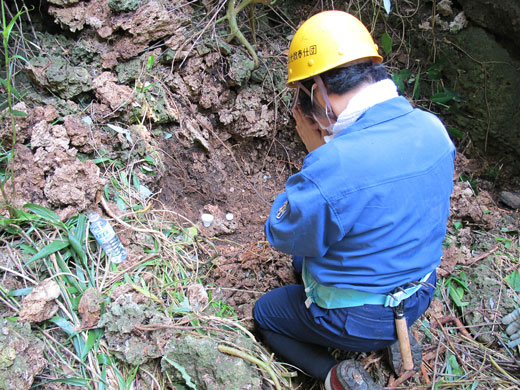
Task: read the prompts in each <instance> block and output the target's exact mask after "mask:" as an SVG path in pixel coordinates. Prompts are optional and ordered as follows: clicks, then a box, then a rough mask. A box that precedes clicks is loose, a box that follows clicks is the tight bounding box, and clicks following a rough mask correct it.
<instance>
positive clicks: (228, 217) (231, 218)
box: [226, 213, 235, 221]
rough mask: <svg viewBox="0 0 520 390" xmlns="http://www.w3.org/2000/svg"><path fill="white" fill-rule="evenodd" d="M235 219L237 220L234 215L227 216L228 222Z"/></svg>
mask: <svg viewBox="0 0 520 390" xmlns="http://www.w3.org/2000/svg"><path fill="white" fill-rule="evenodd" d="M233 218H235V216H234V215H233V213H227V214H226V219H227V220H228V221H232V220H233Z"/></svg>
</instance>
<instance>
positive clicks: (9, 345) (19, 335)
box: [0, 319, 47, 390]
mask: <svg viewBox="0 0 520 390" xmlns="http://www.w3.org/2000/svg"><path fill="white" fill-rule="evenodd" d="M43 347H44V343H43V341H41V340H40V339H38V338H37V337H36V336H34V335H33V334H32V332H31V327H30V325H29V323H19V322H11V321H8V320H6V319H0V389H3V390H27V389H29V388H30V387H31V385H32V383H33V380H34V376H35V375H38V374H39V373H40V372H41V371H42V370H43V368H44V367H45V365H46V364H47V361H46V360H45V358H44V357H43Z"/></svg>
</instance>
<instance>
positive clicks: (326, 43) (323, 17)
mask: <svg viewBox="0 0 520 390" xmlns="http://www.w3.org/2000/svg"><path fill="white" fill-rule="evenodd" d="M363 58H367V59H368V58H371V59H372V60H373V61H374V63H378V64H379V63H381V62H382V61H383V57H381V56H380V55H379V53H378V52H377V45H376V44H375V43H374V40H373V39H372V37H371V36H370V33H369V32H368V30H367V29H366V27H365V26H364V25H363V23H361V22H360V21H359V20H358V19H357V18H356V17H355V16H352V15H351V14H349V13H347V12H343V11H324V12H320V13H319V14H316V15H314V16H312V17H311V18H309V19H308V20H307V21H305V22H304V23H303V24H302V25H301V26H300V28H299V29H298V31H296V34H294V37H293V39H292V41H291V46H290V47H289V61H288V62H289V77H288V79H287V86H288V87H290V88H295V87H296V85H294V82H296V81H300V80H304V79H306V78H309V77H312V76H315V75H318V74H320V73H323V72H326V71H327V70H329V69H332V68H335V67H337V66H341V65H345V64H348V63H350V62H354V61H357V60H360V59H363Z"/></svg>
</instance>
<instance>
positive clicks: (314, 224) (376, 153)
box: [254, 11, 455, 390]
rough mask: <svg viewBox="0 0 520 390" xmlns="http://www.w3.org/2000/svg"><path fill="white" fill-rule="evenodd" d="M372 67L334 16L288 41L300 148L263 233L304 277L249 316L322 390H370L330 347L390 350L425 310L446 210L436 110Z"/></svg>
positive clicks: (448, 163) (360, 42)
mask: <svg viewBox="0 0 520 390" xmlns="http://www.w3.org/2000/svg"><path fill="white" fill-rule="evenodd" d="M381 62H382V57H381V56H380V55H379V54H378V51H377V46H376V45H375V44H374V42H373V40H372V37H371V36H370V33H369V32H368V31H367V29H366V28H365V27H364V26H363V24H362V23H361V22H360V21H359V20H358V19H356V18H355V17H354V16H352V15H350V14H348V13H346V12H342V11H325V12H322V13H319V14H317V15H314V16H313V17H311V18H310V19H309V20H307V21H306V22H305V23H304V24H303V25H302V26H301V27H300V28H299V29H298V31H297V32H296V34H295V35H294V38H293V39H292V42H291V45H290V49H289V64H288V68H289V72H288V81H287V85H288V86H289V87H291V88H297V89H298V91H297V101H296V103H297V104H296V105H295V107H294V109H293V116H294V119H295V121H296V130H297V132H298V135H299V136H300V138H301V140H302V141H303V143H304V144H305V146H306V148H307V150H308V152H309V154H308V155H307V156H306V157H305V160H304V162H303V166H302V169H301V171H300V172H298V173H297V174H295V175H293V176H291V177H290V178H289V179H288V180H287V183H286V185H285V192H283V193H281V194H279V195H278V196H277V197H276V199H275V201H274V203H273V205H272V209H271V213H270V215H269V219H268V220H267V222H266V224H265V233H266V236H267V239H268V240H269V242H270V243H271V244H272V245H273V246H274V247H275V248H277V249H278V250H280V251H283V252H285V253H287V254H290V255H293V260H294V265H295V268H296V269H297V270H298V271H299V272H300V273H301V277H302V281H303V283H302V284H297V285H288V286H283V287H280V288H277V289H275V290H273V291H270V292H268V293H267V294H265V295H264V296H262V297H261V298H260V299H259V300H258V301H257V303H256V305H255V308H254V317H255V320H256V324H257V327H258V330H259V332H260V333H261V336H262V338H263V341H264V342H265V343H266V344H267V345H268V346H269V347H270V348H271V349H272V350H273V351H274V352H276V353H277V354H278V355H279V356H281V357H282V358H283V359H284V360H285V361H287V362H289V363H291V364H293V365H295V366H297V367H298V368H300V369H301V370H303V371H304V372H306V373H308V374H309V375H311V376H313V377H316V378H319V379H321V380H322V381H324V382H325V387H326V389H334V390H337V389H377V388H380V387H378V386H377V385H376V384H375V383H374V382H373V381H372V379H371V378H370V375H368V373H367V372H365V371H364V370H363V367H362V366H361V365H360V364H359V363H358V362H355V361H351V360H345V361H342V362H337V361H336V360H335V359H334V358H333V357H332V356H331V354H330V353H329V350H330V348H334V349H341V350H348V351H359V352H368V351H375V350H380V349H383V348H386V347H390V346H392V345H396V343H397V340H398V332H397V330H396V323H398V322H399V321H405V320H406V322H405V324H407V325H408V326H410V325H411V324H413V323H414V321H415V320H417V319H418V318H419V317H420V316H421V315H422V314H423V313H424V312H425V311H426V309H427V308H428V306H429V304H430V302H431V300H432V298H433V294H434V289H435V283H436V272H435V270H436V267H437V266H438V265H439V263H440V259H441V255H442V249H441V247H442V241H443V238H444V235H445V231H446V221H447V218H448V214H449V210H450V195H451V192H452V177H453V161H454V157H455V148H454V146H453V144H452V142H451V140H450V138H449V136H448V134H447V132H446V130H445V128H444V126H443V125H442V123H441V122H440V121H439V119H438V118H437V117H435V116H434V115H432V114H430V113H428V112H425V111H422V110H420V109H417V108H414V107H412V105H411V104H410V103H409V102H408V101H407V100H406V99H405V98H404V97H400V96H398V93H397V90H396V86H395V84H394V83H393V81H392V80H391V79H390V78H389V77H388V75H387V72H386V69H385V67H384V66H383V65H382V64H381ZM396 319H398V320H396ZM401 323H402V322H401ZM404 329H405V333H406V335H407V332H406V325H405V328H404Z"/></svg>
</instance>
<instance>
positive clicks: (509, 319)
mask: <svg viewBox="0 0 520 390" xmlns="http://www.w3.org/2000/svg"><path fill="white" fill-rule="evenodd" d="M502 324H504V325H507V328H506V333H507V335H508V336H509V340H510V341H509V343H508V344H507V346H508V347H509V348H514V347H516V346H517V345H519V344H520V309H516V310H514V311H513V312H511V313H509V314H508V315H507V316H505V317H504V318H502Z"/></svg>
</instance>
